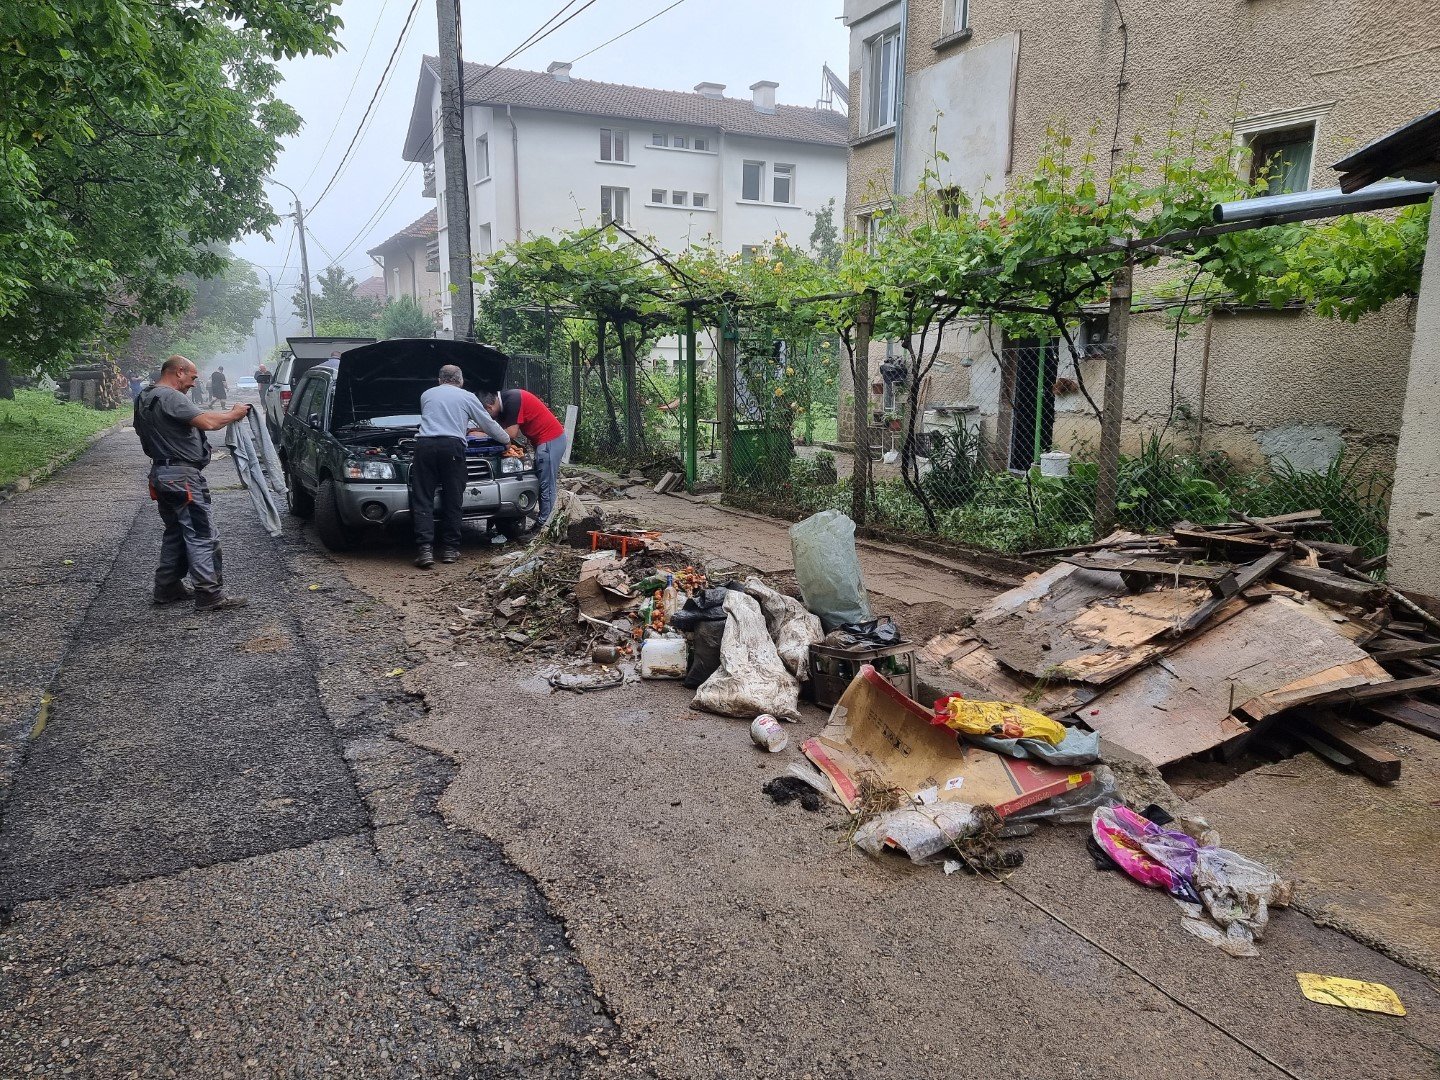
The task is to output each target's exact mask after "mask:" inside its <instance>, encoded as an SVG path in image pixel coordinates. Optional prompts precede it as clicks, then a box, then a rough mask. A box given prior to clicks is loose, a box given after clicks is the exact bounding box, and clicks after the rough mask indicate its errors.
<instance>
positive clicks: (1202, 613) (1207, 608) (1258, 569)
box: [1169, 551, 1290, 637]
mask: <svg viewBox="0 0 1440 1080" xmlns="http://www.w3.org/2000/svg"><path fill="white" fill-rule="evenodd" d="M1288 558H1290V553H1289V552H1288V551H1272V552H1270V553H1269V554H1268V555H1264V556H1261V557H1260V558H1258V559H1256V560H1255V561H1254V562H1252V563H1246V564H1245V565H1244V566H1240V567H1237V568H1236V569H1235V572H1234V574H1233V575H1230V576H1229V577H1228V578H1227V579H1224V580H1222V581H1221V582H1217V583H1216V588H1217V591H1218V592H1219V593H1220V595H1217V596H1212V597H1211V598H1210V599H1209V600H1207V601H1205V603H1203V604H1201V605H1200V606H1199V607H1198V608H1196V609H1195V612H1194V614H1192V615H1191V616H1190V617H1189V618H1188V619H1186V620H1185V621H1184V622H1182V623H1180V624H1179V625H1177V626H1176V627H1174V628H1173V629H1172V630H1171V631H1170V633H1169V636H1170V637H1183V636H1185V635H1186V634H1188V633H1190V632H1191V631H1193V630H1198V629H1199V628H1200V627H1201V626H1203V625H1205V622H1206V620H1208V619H1209V618H1210V616H1212V615H1214V614H1215V612H1216V611H1218V610H1219V609H1220V607H1221V606H1222V605H1223V604H1224V603H1225V602H1226V600H1227V599H1228V597H1230V596H1233V595H1235V594H1236V593H1239V592H1244V591H1245V590H1246V589H1248V588H1250V586H1252V585H1254V584H1256V583H1258V582H1261V581H1264V580H1265V579H1266V578H1267V577H1269V576H1270V574H1271V573H1272V572H1273V571H1274V570H1275V568H1276V567H1277V566H1279V565H1281V564H1282V563H1284V562H1285V560H1287V559H1288ZM1225 581H1229V583H1230V584H1231V585H1232V586H1233V587H1232V588H1228V589H1227V588H1226V585H1225Z"/></svg>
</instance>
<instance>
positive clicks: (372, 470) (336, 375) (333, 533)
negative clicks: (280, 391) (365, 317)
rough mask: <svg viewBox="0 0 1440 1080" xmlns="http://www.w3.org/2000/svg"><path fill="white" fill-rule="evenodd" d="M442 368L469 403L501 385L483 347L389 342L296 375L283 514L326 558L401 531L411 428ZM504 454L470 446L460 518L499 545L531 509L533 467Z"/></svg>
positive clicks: (493, 359)
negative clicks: (304, 525)
mask: <svg viewBox="0 0 1440 1080" xmlns="http://www.w3.org/2000/svg"><path fill="white" fill-rule="evenodd" d="M445 364H455V365H457V366H458V367H459V368H460V370H461V371H463V372H464V374H465V388H466V389H467V390H473V391H475V392H476V393H479V392H481V391H484V390H500V389H502V388H503V387H504V385H505V372H506V369H507V367H508V366H509V357H508V356H506V355H505V354H504V353H503V352H501V351H500V350H499V349H495V348H492V347H490V346H489V345H477V344H474V343H471V342H466V341H447V340H440V339H435V338H394V339H391V340H388V341H379V342H376V343H374V344H372V345H363V346H360V347H358V348H352V349H350V350H349V351H348V352H346V353H345V354H344V355H343V356H342V357H340V358H339V359H338V360H325V361H323V362H321V363H319V364H317V365H315V366H313V367H311V368H309V369H307V370H306V371H305V373H304V374H303V375H301V376H300V378H299V381H298V382H297V383H296V384H295V390H294V394H293V397H292V398H291V399H290V403H289V408H288V409H287V410H286V412H285V414H284V418H283V423H282V426H281V429H280V438H279V440H278V442H279V453H280V459H281V461H282V463H283V464H284V466H285V478H286V481H287V482H288V485H289V488H290V512H291V513H292V514H295V515H296V516H297V517H302V518H312V519H313V521H314V525H315V532H316V533H317V535H319V537H320V541H321V543H323V544H324V545H325V546H326V547H327V548H329V549H331V550H332V551H343V550H345V549H347V548H350V547H353V546H354V545H355V544H356V543H357V542H358V541H360V540H361V539H362V538H363V537H364V536H365V535H366V534H367V533H372V532H377V531H379V530H381V529H384V528H387V527H388V528H396V529H398V528H405V529H408V527H409V524H410V498H409V489H408V486H407V485H408V481H409V476H410V462H411V460H412V459H413V457H414V453H415V433H416V430H417V429H418V428H419V425H420V415H419V409H420V395H421V394H422V393H424V392H425V391H426V390H428V389H429V388H430V387H432V386H434V385H435V383H436V379H435V377H436V375H437V374H438V373H439V371H440V368H441V367H442V366H443V365H445ZM504 450H505V448H504V446H503V445H502V444H500V443H496V442H493V441H491V440H489V439H479V438H472V439H471V440H470V448H469V450H468V452H467V457H466V474H467V475H466V483H465V499H464V504H463V507H464V509H463V512H464V517H465V520H466V521H468V522H470V523H472V524H488V525H489V526H492V527H494V528H496V529H498V530H499V531H500V532H502V533H504V534H505V535H506V536H516V535H518V534H519V533H520V532H522V531H523V530H524V529H525V526H526V523H527V518H529V517H530V516H532V515H533V514H534V513H535V511H536V509H537V508H538V506H539V503H540V477H539V474H538V473H537V472H536V471H535V462H534V458H533V457H532V456H530V455H527V456H526V457H524V458H514V457H504V456H503V454H504Z"/></svg>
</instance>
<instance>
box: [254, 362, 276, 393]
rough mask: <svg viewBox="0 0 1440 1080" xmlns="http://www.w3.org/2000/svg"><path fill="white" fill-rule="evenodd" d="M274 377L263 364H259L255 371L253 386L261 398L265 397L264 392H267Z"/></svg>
mask: <svg viewBox="0 0 1440 1080" xmlns="http://www.w3.org/2000/svg"><path fill="white" fill-rule="evenodd" d="M274 377H275V376H274V373H272V372H271V370H270V369H269V368H267V367H266V366H265V365H264V364H261V365H260V366H259V367H258V368H256V369H255V386H256V389H258V390H259V391H260V396H261V397H262V398H263V397H264V396H265V391H266V390H268V389H269V387H270V380H271V379H273V378H274Z"/></svg>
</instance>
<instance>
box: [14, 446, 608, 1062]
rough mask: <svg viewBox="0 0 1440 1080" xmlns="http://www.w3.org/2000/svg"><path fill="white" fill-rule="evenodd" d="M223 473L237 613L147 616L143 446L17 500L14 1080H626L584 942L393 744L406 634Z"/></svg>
mask: <svg viewBox="0 0 1440 1080" xmlns="http://www.w3.org/2000/svg"><path fill="white" fill-rule="evenodd" d="M230 469H231V466H230V463H229V462H228V461H226V460H219V461H216V462H215V463H214V464H213V465H212V467H211V469H210V470H209V473H208V475H209V477H210V480H211V483H212V486H214V487H217V488H219V489H221V490H218V491H217V495H216V503H217V511H218V517H219V521H220V527H221V533H222V536H223V538H224V546H225V552H226V561H225V565H226V573H227V578H228V580H227V585H228V586H229V587H230V588H231V589H232V590H233V591H236V592H241V593H245V594H247V595H248V596H249V597H250V599H251V606H250V607H249V608H246V609H244V610H241V611H234V612H225V613H217V614H199V613H196V612H195V611H193V610H192V609H189V608H188V607H186V606H184V605H178V606H173V607H167V608H163V609H155V608H152V607H150V606H149V604H148V602H147V601H148V586H149V581H150V572H151V569H152V567H153V563H154V558H155V554H156V552H157V550H158V542H159V534H160V524H159V520H158V518H157V517H156V515H155V514H154V511H153V509H152V506H151V504H150V503H149V501H148V499H146V498H145V494H144V485H143V478H144V472H145V463H144V460H143V458H142V457H141V456H140V453H139V447H138V443H137V442H136V440H135V438H134V436H133V434H131V433H129V432H126V433H122V434H120V435H117V436H113V437H111V438H109V439H106V440H104V441H102V442H101V443H99V444H97V446H96V448H94V449H93V450H92V451H91V452H90V453H89V454H88V455H87V456H86V457H85V458H83V459H82V460H81V462H79V463H78V464H77V465H75V466H72V467H71V468H69V469H67V470H65V471H64V472H62V473H61V474H59V475H58V476H57V477H56V478H55V479H54V480H52V481H51V482H50V483H49V484H47V485H45V486H43V487H41V488H40V489H38V490H37V491H35V492H33V493H30V494H29V495H26V496H22V497H20V498H19V499H17V500H13V501H12V502H10V503H8V504H6V505H4V506H0V577H3V578H4V582H5V588H4V589H3V591H0V618H3V620H4V622H5V624H6V625H7V626H8V627H19V628H21V632H20V633H13V632H12V633H7V636H6V641H5V649H6V650H7V652H6V655H5V658H4V659H5V660H7V661H9V663H7V664H6V665H5V672H6V678H7V679H8V680H9V681H8V682H7V683H6V684H5V685H6V688H7V690H8V691H9V694H8V696H7V697H6V698H5V699H3V705H4V709H5V711H4V712H0V717H3V724H4V729H3V730H4V731H6V732H7V733H8V736H9V743H10V745H11V746H12V747H13V748H14V749H13V750H12V752H11V754H10V765H9V767H8V769H7V772H6V775H7V776H9V777H11V778H13V781H14V782H13V785H12V786H10V788H9V790H8V792H7V794H6V796H5V801H4V803H3V806H0V813H3V817H0V1010H4V1013H5V1016H6V1022H5V1024H4V1025H3V1027H0V1076H4V1077H11V1076H22V1075H71V1076H92V1077H116V1076H130V1075H135V1076H150V1075H154V1076H185V1077H190V1076H194V1077H230V1076H233V1077H240V1076H321V1075H344V1076H367V1077H368V1076H376V1077H392V1076H394V1077H401V1076H415V1077H422V1076H423V1077H428V1076H447V1077H448V1076H457V1077H481V1076H484V1077H491V1076H497V1077H501V1076H505V1077H508V1076H515V1077H520V1076H534V1075H540V1074H543V1075H547V1076H581V1075H590V1074H594V1073H597V1072H602V1073H603V1072H606V1071H608V1068H609V1067H608V1066H607V1065H606V1059H607V1058H609V1057H610V1056H611V1055H612V1051H613V1049H614V1048H615V1047H617V1046H618V1045H619V1034H618V1032H617V1029H616V1027H615V1025H614V1023H613V1021H612V1019H611V1017H610V1016H609V1014H608V1011H607V1008H606V1006H605V1004H604V1002H603V1001H602V1000H601V999H600V998H599V997H598V996H597V995H596V993H595V991H594V988H593V986H592V985H591V983H590V979H589V975H588V973H587V972H586V970H585V969H584V967H583V966H582V965H581V964H580V963H579V962H578V960H577V958H576V956H575V953H574V950H573V948H572V947H571V946H570V944H569V943H568V941H567V939H566V933H565V928H564V926H563V925H562V924H561V922H560V921H559V920H558V919H557V918H555V916H554V915H553V914H552V913H551V912H550V910H549V908H548V905H547V902H546V901H545V899H544V897H543V896H542V895H541V894H540V892H539V891H538V890H537V889H536V888H535V884H534V882H533V881H532V880H531V879H530V878H529V877H527V876H526V875H525V874H523V873H521V872H519V871H518V870H517V869H516V868H515V867H514V866H513V865H512V864H511V863H510V861H509V860H508V859H507V857H506V856H505V854H504V853H503V851H502V850H501V849H500V848H499V847H498V846H497V845H495V844H494V843H493V842H491V841H489V840H487V839H486V838H484V837H483V836H479V835H475V834H470V833H466V832H464V831H462V830H457V829H454V828H452V827H451V826H449V825H448V824H447V823H446V822H445V821H444V820H443V819H442V818H441V817H440V816H439V814H438V813H436V811H435V804H436V800H437V799H438V798H439V797H440V795H441V794H442V793H443V791H444V790H445V789H446V787H447V786H448V784H449V781H450V779H451V778H452V776H453V766H452V765H451V764H450V763H449V762H448V761H446V760H445V759H443V758H441V757H439V756H437V755H434V754H432V753H429V752H427V751H424V750H421V749H419V748H417V747H415V746H413V745H412V744H410V743H408V742H405V741H403V740H401V739H397V738H396V737H395V731H396V729H397V728H399V727H400V726H402V725H405V724H408V723H413V722H414V721H415V719H416V718H417V716H418V715H419V713H420V705H419V704H418V703H417V702H416V700H415V699H414V698H413V697H412V696H411V695H409V694H408V693H406V692H405V691H404V690H403V689H402V688H401V687H400V685H399V683H398V680H397V679H395V678H393V677H391V676H390V675H389V673H390V672H391V671H393V670H395V669H396V668H397V667H403V666H404V665H405V664H406V663H407V662H408V661H407V657H406V655H405V650H404V646H403V636H402V635H401V634H400V633H399V632H398V630H397V629H396V625H395V622H394V619H393V616H392V615H390V613H389V612H388V611H386V610H384V609H383V608H380V607H379V606H378V605H374V604H373V603H368V602H366V601H365V600H364V599H363V598H360V597H357V596H356V595H355V594H354V593H353V592H352V591H351V590H350V589H349V588H348V587H347V586H346V585H345V583H344V582H343V581H340V580H337V575H336V574H335V572H334V569H333V564H331V563H329V562H328V560H326V559H325V558H324V557H323V556H319V555H317V554H315V553H314V552H313V551H312V550H311V549H310V547H309V545H308V544H307V543H306V542H305V541H304V540H303V539H300V538H298V537H282V538H281V539H280V540H279V541H275V540H272V539H270V538H269V537H268V536H266V535H265V534H264V533H263V531H261V529H260V528H259V525H258V522H257V521H256V519H255V518H254V515H253V512H252V511H251V510H250V509H249V508H248V505H246V503H245V502H244V501H243V500H244V495H243V493H242V492H240V491H239V490H238V489H236V488H235V487H234V482H233V474H232V473H231V472H230ZM87 521H88V524H87ZM311 584H318V585H321V586H322V587H321V588H319V589H315V590H311V589H310V588H309V586H310V585H311ZM42 695H48V698H49V704H48V706H46V707H43V708H42V705H41V702H42ZM42 717H43V723H41V718H42Z"/></svg>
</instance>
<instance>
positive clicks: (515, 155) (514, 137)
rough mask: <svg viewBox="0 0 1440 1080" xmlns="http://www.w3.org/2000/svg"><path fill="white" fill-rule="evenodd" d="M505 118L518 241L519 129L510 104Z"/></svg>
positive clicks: (516, 240) (517, 241) (516, 239)
mask: <svg viewBox="0 0 1440 1080" xmlns="http://www.w3.org/2000/svg"><path fill="white" fill-rule="evenodd" d="M505 119H506V120H508V121H510V182H511V184H513V185H514V187H515V243H517V244H518V243H520V129H519V128H517V127H516V126H515V116H514V114H512V113H511V112H510V106H509V105H506V106H505Z"/></svg>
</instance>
